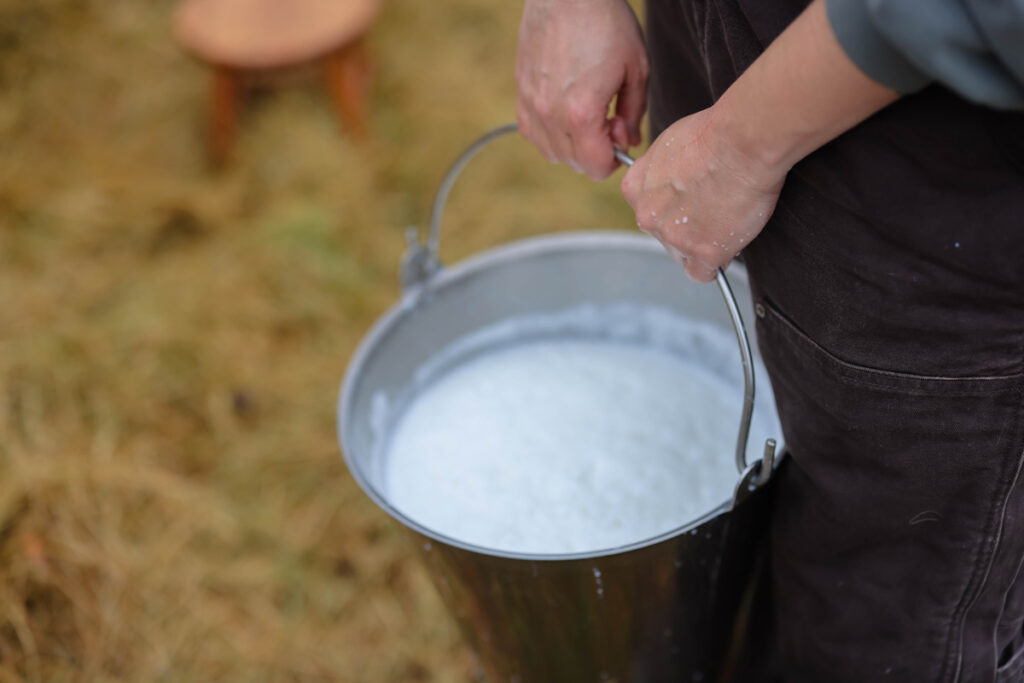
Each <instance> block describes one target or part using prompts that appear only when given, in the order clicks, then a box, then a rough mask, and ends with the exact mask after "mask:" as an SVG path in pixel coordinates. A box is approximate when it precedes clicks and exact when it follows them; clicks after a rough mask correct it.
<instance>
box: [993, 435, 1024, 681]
mask: <svg viewBox="0 0 1024 683" xmlns="http://www.w3.org/2000/svg"><path fill="white" fill-rule="evenodd" d="M1021 457H1022V459H1024V451H1022V452H1021ZM1022 568H1024V552H1021V554H1020V557H1019V558H1018V559H1017V570H1016V571H1015V572H1014V573H1013V577H1012V578H1011V579H1010V583H1009V585H1008V586H1007V587H1006V590H1005V591H1003V596H1002V597H1003V601H1002V602H1003V604H1002V606H1001V607H1000V608H999V614H998V616H997V617H996V622H995V624H994V625H993V627H992V649H993V650H994V651H995V656H996V666H995V671H996V674H997V677H996V678H997V680H998V674H999V670H1000V669H1001V668H1003V667H1001V666H1000V664H999V656H1000V655H1001V654H1002V652H1001V650H1000V648H999V642H998V637H999V625H1000V623H1002V621H1003V615H1004V614H1005V612H1006V601H1007V599H1008V598H1009V597H1010V591H1012V590H1013V587H1014V586H1015V585H1017V581H1019V580H1021V569H1022ZM1021 652H1024V645H1021V646H1020V651H1018V652H1014V653H1013V655H1011V657H1010V661H1009V662H1007V663H1006V667H1009V666H1010V665H1011V664H1013V662H1014V661H1015V660H1016V659H1017V657H1018V655H1020V654H1021Z"/></svg>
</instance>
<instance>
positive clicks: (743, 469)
mask: <svg viewBox="0 0 1024 683" xmlns="http://www.w3.org/2000/svg"><path fill="white" fill-rule="evenodd" d="M518 129H519V126H518V125H517V124H515V123H506V124H505V125H503V126H499V127H498V128H495V129H494V130H492V131H490V132H488V133H486V134H484V135H483V136H481V137H480V138H478V139H477V140H476V141H474V142H473V143H472V144H471V145H470V146H469V147H467V148H466V150H465V151H464V152H463V153H462V154H460V155H459V157H458V158H457V159H456V160H455V163H453V164H452V166H451V168H450V169H449V170H448V173H447V174H445V177H444V180H443V181H441V187H439V188H438V190H437V195H436V196H435V198H434V207H433V210H432V211H431V213H430V233H429V235H428V237H427V242H426V244H422V243H420V241H419V234H418V231H417V230H416V228H415V227H410V228H409V229H408V231H407V232H406V238H407V240H408V251H406V254H405V257H404V258H403V259H402V288H403V289H404V290H411V289H414V288H418V287H420V286H422V285H424V284H425V283H426V282H427V281H428V280H430V279H431V278H432V277H433V276H434V274H435V273H437V271H439V270H440V269H441V262H440V260H439V259H438V256H437V254H438V250H439V248H440V243H441V219H442V217H443V215H444V208H445V205H446V204H447V203H448V194H449V193H450V192H451V190H452V186H453V185H454V184H455V181H456V180H457V179H458V177H459V174H460V173H462V169H463V168H465V166H466V164H468V163H469V161H470V160H471V159H472V158H473V157H475V156H476V154H477V152H479V151H480V150H481V149H483V148H484V147H486V146H487V145H488V144H489V143H490V142H491V141H493V140H495V139H497V138H500V137H502V136H504V135H508V134H510V133H514V132H516V131H517V130H518ZM615 157H616V159H618V160H619V161H620V162H621V163H622V164H624V165H626V166H632V165H633V158H632V157H630V156H629V155H628V154H626V153H625V152H623V151H622V150H619V149H616V150H615ZM715 282H716V283H717V284H718V289H719V291H720V292H721V293H722V298H723V299H724V300H725V307H726V309H728V311H729V317H730V319H731V320H732V327H733V331H734V332H735V333H736V341H737V343H738V344H739V349H740V361H741V362H742V364H743V411H742V413H741V414H740V426H739V431H738V433H737V435H736V469H737V470H739V473H740V474H741V475H743V479H746V478H747V474H748V473H750V472H751V470H752V469H753V468H758V470H759V471H758V472H757V473H756V475H755V478H754V479H753V483H754V485H755V486H761V485H763V484H765V483H767V481H768V479H769V478H770V477H771V475H772V470H773V468H774V463H775V447H776V442H775V439H768V440H766V441H765V445H764V455H763V457H762V459H761V460H759V461H757V462H754V463H752V464H750V465H748V464H747V439H748V438H749V436H750V421H751V418H752V417H753V414H754V362H753V356H752V354H751V351H750V340H749V338H748V337H747V328H746V326H745V325H744V324H743V317H742V316H741V315H740V309H739V305H738V304H737V303H736V297H735V296H734V295H733V293H732V287H730V286H729V280H728V279H727V278H726V277H725V272H724V271H723V270H722V269H721V268H719V269H718V272H717V273H716V274H715Z"/></svg>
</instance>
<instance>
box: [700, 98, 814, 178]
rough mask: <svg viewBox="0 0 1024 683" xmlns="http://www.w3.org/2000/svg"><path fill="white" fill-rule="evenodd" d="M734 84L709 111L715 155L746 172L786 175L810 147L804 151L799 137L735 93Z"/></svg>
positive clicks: (756, 176)
mask: <svg viewBox="0 0 1024 683" xmlns="http://www.w3.org/2000/svg"><path fill="white" fill-rule="evenodd" d="M737 83H738V82H737ZM735 87H736V84H734V85H733V88H730V89H729V91H727V92H726V93H725V94H724V95H722V97H721V98H719V100H718V101H717V102H715V104H713V105H712V106H711V109H710V110H709V116H708V124H707V126H708V129H707V135H706V139H707V140H709V141H710V144H711V145H712V149H711V153H712V155H713V157H714V158H716V159H719V160H721V162H722V163H724V164H726V165H727V166H728V167H730V168H731V169H733V170H735V171H737V172H739V173H742V174H743V175H747V176H751V177H754V178H765V179H769V180H771V181H774V180H776V179H778V178H782V177H784V176H785V175H786V173H788V172H789V169H790V168H792V167H793V165H794V164H795V163H796V162H797V161H799V160H800V159H801V158H803V156H805V155H806V154H807V153H809V152H810V151H811V150H808V151H807V152H803V153H801V150H800V146H799V144H798V140H797V138H796V137H795V136H794V135H792V134H791V133H790V132H789V131H786V130H783V129H780V128H779V126H777V125H775V123H774V122H773V121H772V120H771V119H770V117H767V116H762V115H760V114H761V112H760V111H759V110H758V109H757V108H755V107H752V106H750V105H749V104H748V103H746V102H744V101H742V100H743V99H746V98H741V97H739V96H736V95H737V94H736V93H735V91H734V88H735ZM740 94H742V93H740ZM731 95H732V96H731Z"/></svg>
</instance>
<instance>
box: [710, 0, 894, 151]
mask: <svg viewBox="0 0 1024 683" xmlns="http://www.w3.org/2000/svg"><path fill="white" fill-rule="evenodd" d="M899 96H900V95H899V93H898V92H896V91H895V90H891V89H890V88H887V87H885V86H883V85H880V84H879V83H876V82H875V81H873V80H871V79H870V78H868V77H867V76H866V75H865V74H864V73H863V72H862V71H860V69H858V68H857V66H856V65H855V64H854V63H853V62H852V61H851V60H850V58H849V57H847V55H846V53H845V52H844V51H843V49H842V47H841V46H840V45H839V42H838V41H837V40H836V37H835V34H834V32H833V31H832V27H831V25H830V24H829V21H828V17H827V16H826V12H825V3H824V0H814V2H812V3H811V5H810V6H809V7H808V8H807V9H806V10H805V11H804V12H803V14H801V15H800V16H799V17H798V18H797V19H796V21H794V22H793V23H792V24H791V25H790V26H789V27H788V28H786V30H785V31H783V32H782V34H781V35H779V37H778V38H777V39H776V40H775V41H774V42H773V43H772V44H771V45H769V46H768V49H767V50H765V52H764V53H763V54H762V55H761V56H760V57H759V58H758V59H757V60H756V61H755V62H754V63H753V64H752V65H751V66H750V68H749V69H747V70H746V71H745V72H744V73H743V75H742V76H740V78H739V79H737V80H736V82H735V83H733V85H732V86H731V87H730V88H729V89H728V90H727V91H726V92H725V94H723V95H722V97H721V98H720V99H719V101H718V103H716V104H715V106H714V107H713V108H712V110H713V115H712V117H711V123H710V125H712V126H714V128H715V133H721V135H716V136H715V137H716V138H717V139H721V140H725V141H728V144H730V145H731V146H733V147H734V148H735V151H736V152H738V153H739V156H740V158H743V159H746V160H748V161H749V160H753V161H754V162H755V163H760V164H764V165H765V166H766V167H767V168H775V169H778V168H781V169H787V170H788V169H789V168H791V167H792V166H793V165H794V164H795V163H796V162H798V161H800V159H802V158H804V157H805V156H807V155H808V154H810V153H811V152H813V151H814V150H816V149H817V148H819V147H821V146H822V145H824V144H825V143H827V142H829V141H830V140H832V139H833V138H835V137H838V136H839V135H840V134H842V133H843V132H845V131H847V130H849V129H850V128H852V127H853V126H855V125H857V124H858V123H860V122H861V121H863V120H864V119H866V118H867V117H869V116H871V115H872V114H874V113H875V112H876V111H878V110H880V109H882V108H883V107H885V106H886V105H888V104H890V103H892V102H893V101H895V100H896V99H898V98H899Z"/></svg>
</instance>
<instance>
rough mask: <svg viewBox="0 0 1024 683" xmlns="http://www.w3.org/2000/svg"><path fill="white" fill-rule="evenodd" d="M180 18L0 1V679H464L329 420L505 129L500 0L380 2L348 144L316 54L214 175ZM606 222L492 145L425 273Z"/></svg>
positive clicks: (205, 100)
mask: <svg viewBox="0 0 1024 683" xmlns="http://www.w3.org/2000/svg"><path fill="white" fill-rule="evenodd" d="M290 1H292V2H295V1H296V0H281V2H284V3H286V4H287V3H288V2H290ZM336 1H337V2H342V3H345V2H355V1H356V0H336ZM264 4H266V2H264ZM178 11H179V7H178V3H175V2H171V1H170V0H152V1H150V2H138V0H102V1H100V0H0V681H5V682H6V681H47V682H49V681H90V682H92V681H97V682H99V681H168V682H171V681H354V682H362V681H366V682H371V683H375V682H377V681H396V682H397V681H401V682H408V681H460V682H461V681H471V680H474V679H475V669H474V665H473V662H472V657H471V655H470V654H469V653H468V652H467V651H466V650H465V649H464V647H463V646H462V644H461V642H460V640H459V638H458V635H457V633H456V632H455V629H454V626H453V624H452V622H451V621H450V620H449V618H448V616H447V614H446V613H445V612H444V611H443V608H442V606H441V604H440V602H439V599H438V597H437V596H436V594H435V592H434V589H433V587H432V586H431V585H430V583H429V580H428V579H427V577H426V575H425V573H424V572H423V571H422V570H421V569H420V567H419V565H418V564H416V563H415V562H414V561H413V556H412V554H411V552H409V551H408V550H407V549H406V547H405V546H404V541H403V538H402V536H401V533H400V531H399V529H398V527H397V525H395V524H394V523H393V522H391V521H390V519H389V518H387V517H386V516H385V514H384V513H383V512H381V511H379V510H378V509H377V508H376V507H375V506H374V505H373V504H372V503H371V501H370V500H369V499H368V498H366V497H365V496H364V495H363V494H362V493H361V491H359V489H358V488H357V486H356V485H355V483H354V482H353V480H352V479H351V477H350V476H349V475H348V473H347V471H346V469H345V467H344V464H343V461H342V458H341V455H340V452H339V447H338V445H337V442H336V438H335V414H334V411H335V401H336V395H337V390H338V386H339V383H340V380H341V378H342V375H343V373H344V371H345V367H346V364H347V362H348V360H349V357H350V355H351V353H352V352H353V350H354V348H355V346H356V344H357V343H358V341H359V340H360V338H361V337H362V336H363V334H364V333H365V332H366V331H367V329H368V327H369V326H370V325H371V323H372V322H373V321H374V319H375V318H376V317H377V316H379V315H380V314H381V313H382V312H383V311H384V310H386V308H387V307H389V306H390V305H391V304H392V303H394V302H395V301H396V300H397V298H398V295H399V288H398V278H397V272H398V264H399V260H400V256H401V253H402V251H403V248H404V230H405V228H406V226H408V225H411V224H416V225H420V226H424V225H425V223H426V217H427V215H428V212H429V206H430V202H431V199H432V194H433V192H434V191H435V189H436V187H437V185H438V183H439V182H440V180H441V177H442V175H443V173H444V171H445V169H446V168H447V166H448V165H449V164H450V163H451V161H452V160H453V159H454V157H455V156H456V155H457V154H458V153H459V152H460V151H461V150H462V148H463V147H464V146H465V145H466V144H468V143H469V142H470V141H471V140H472V139H474V138H475V137H476V136H477V135H479V134H481V133H483V132H484V131H486V130H488V129H490V128H492V127H494V126H496V125H498V124H501V123H504V122H506V121H509V120H512V119H514V116H515V108H514V101H515V85H514V81H513V69H514V61H515V44H516V31H517V28H518V20H519V12H520V3H510V2H496V1H494V0H383V3H382V5H381V7H380V12H379V14H378V15H377V16H376V19H375V21H374V22H373V23H372V25H371V26H369V28H368V30H367V31H366V32H365V42H364V43H363V44H364V45H365V49H366V54H368V55H369V58H370V60H371V61H372V69H371V71H370V73H371V75H372V80H371V81H370V82H369V83H370V85H369V89H368V94H367V99H366V106H367V112H368V113H367V117H366V124H367V126H366V127H367V130H366V132H365V134H364V135H363V136H362V137H361V138H358V137H354V136H353V135H352V134H351V133H353V132H354V131H352V130H348V129H347V128H351V127H352V126H351V125H346V123H345V121H344V119H343V118H340V117H339V116H338V115H337V114H336V108H337V107H336V103H337V97H336V96H335V97H333V98H332V90H331V87H330V84H329V83H327V82H326V81H325V79H324V78H323V74H322V69H321V66H322V65H320V64H318V63H316V62H315V61H314V62H311V63H310V64H307V65H305V67H303V68H301V69H299V70H298V71H297V72H294V73H288V74H285V75H275V74H271V75H270V77H269V78H268V79H266V80H263V79H262V76H261V77H260V78H257V79H255V80H256V84H257V85H259V87H254V88H252V89H248V90H246V91H245V93H244V94H239V98H238V102H237V105H238V107H237V109H238V110H237V130H236V134H235V138H234V141H233V143H232V144H231V145H230V149H228V151H227V152H226V153H225V154H224V155H223V158H222V160H221V161H220V163H213V162H212V160H211V155H212V156H213V157H216V156H217V153H216V152H215V151H213V152H211V149H210V146H211V143H210V140H209V135H210V132H211V128H210V127H211V125H212V124H211V120H210V113H209V112H210V108H211V106H212V105H211V74H212V73H214V70H212V69H211V68H210V67H209V65H208V64H206V63H205V62H204V60H203V59H200V58H197V56H194V51H193V56H190V54H189V52H187V51H186V49H185V47H184V46H183V45H182V41H181V40H180V36H179V39H178V40H176V38H175V35H176V34H175V29H174V26H175V16H176V12H178ZM247 82H248V81H247ZM221 94H222V95H223V93H221ZM334 94H335V95H336V92H335V93H334ZM221 105H222V111H221V114H223V102H221ZM229 113H230V112H229ZM213 125H223V122H222V123H221V124H213ZM633 224H634V223H633V219H632V214H631V212H630V211H629V209H628V207H627V206H626V204H625V202H624V201H623V200H622V198H621V196H620V195H619V192H618V175H616V176H613V178H612V179H610V180H609V181H606V182H604V183H592V182H590V181H588V180H586V179H585V178H583V177H581V176H576V175H575V174H573V173H572V172H571V171H569V170H567V169H565V168H564V167H555V166H551V165H549V164H547V163H546V162H544V160H543V159H542V158H541V157H540V156H539V154H537V153H536V152H535V151H533V149H532V148H529V147H528V146H527V144H526V143H525V142H523V141H522V140H520V139H518V138H508V139H505V140H502V141H500V142H498V143H496V144H495V145H494V146H493V147H492V148H491V149H489V150H488V151H487V153H485V154H483V155H482V156H481V157H480V158H479V159H478V160H477V161H476V162H474V171H473V172H472V173H469V174H466V176H465V177H464V178H463V180H462V181H461V183H460V185H459V186H458V187H457V188H456V191H455V192H454V193H453V196H452V201H451V204H450V210H449V213H448V222H447V224H446V234H445V235H444V241H443V249H442V256H443V257H444V259H445V260H446V261H449V262H450V261H454V260H457V259H460V258H463V257H465V256H466V255H469V254H472V253H475V252H479V251H481V250H483V249H486V248H488V247H490V246H494V245H496V244H499V243H501V242H505V241H508V240H511V239H515V238H519V237H525V236H528V235H531V234H538V233H544V232H550V231H554V230H561V229H580V228H598V227H601V228H603V227H609V228H615V227H618V228H627V229H628V228H631V227H632V226H633Z"/></svg>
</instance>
